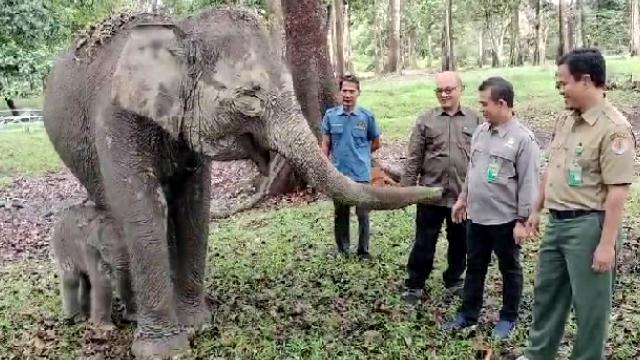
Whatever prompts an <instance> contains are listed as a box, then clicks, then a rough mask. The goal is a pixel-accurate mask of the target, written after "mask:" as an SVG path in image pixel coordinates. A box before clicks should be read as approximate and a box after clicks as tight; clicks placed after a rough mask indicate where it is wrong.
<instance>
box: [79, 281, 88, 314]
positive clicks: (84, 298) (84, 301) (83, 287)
mask: <svg viewBox="0 0 640 360" xmlns="http://www.w3.org/2000/svg"><path fill="white" fill-rule="evenodd" d="M79 278H80V287H79V292H78V301H79V302H80V308H81V309H82V314H83V316H84V317H88V316H89V313H90V312H91V282H90V281H89V277H88V276H87V274H85V273H82V274H80V276H79Z"/></svg>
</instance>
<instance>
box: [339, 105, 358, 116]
mask: <svg viewBox="0 0 640 360" xmlns="http://www.w3.org/2000/svg"><path fill="white" fill-rule="evenodd" d="M336 114H337V115H338V116H342V115H358V114H360V108H359V107H358V105H356V107H354V108H353V110H352V111H351V113H350V114H347V113H346V112H345V111H344V106H342V105H340V106H338V112H337V113H336Z"/></svg>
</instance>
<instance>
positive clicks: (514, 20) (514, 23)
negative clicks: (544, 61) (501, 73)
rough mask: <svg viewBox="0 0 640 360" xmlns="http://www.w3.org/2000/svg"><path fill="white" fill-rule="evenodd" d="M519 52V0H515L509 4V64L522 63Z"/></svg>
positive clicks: (517, 64)
mask: <svg viewBox="0 0 640 360" xmlns="http://www.w3.org/2000/svg"><path fill="white" fill-rule="evenodd" d="M522 62H523V61H522V56H521V54H520V0H517V1H515V2H514V3H513V4H512V6H511V42H510V54H509V64H510V65H511V66H519V65H522Z"/></svg>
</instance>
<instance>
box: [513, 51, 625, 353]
mask: <svg viewBox="0 0 640 360" xmlns="http://www.w3.org/2000/svg"><path fill="white" fill-rule="evenodd" d="M557 76H558V85H559V89H560V94H561V95H562V96H563V97H564V99H565V104H566V107H567V108H568V109H570V110H572V113H568V114H565V115H563V116H561V117H560V118H559V119H558V121H557V123H556V126H555V131H554V136H553V140H552V141H551V144H550V150H549V164H548V167H547V171H546V174H545V175H544V177H543V181H542V183H541V187H540V191H539V196H538V199H537V201H536V203H535V204H534V210H533V212H532V214H531V215H530V217H529V220H528V222H527V224H528V227H529V229H530V231H532V233H533V234H534V235H535V234H537V232H538V224H539V222H540V212H541V211H542V209H543V208H547V209H549V222H548V224H547V227H546V233H545V236H544V239H543V240H542V243H541V244H540V250H539V251H538V266H537V274H536V281H535V288H534V301H533V304H534V305H533V322H532V324H531V329H530V332H529V344H528V348H527V350H526V352H525V356H521V357H520V358H519V359H523V360H524V359H529V360H546V359H553V358H555V356H556V353H557V350H558V346H559V344H560V341H561V339H562V335H563V333H564V326H565V322H566V320H567V317H568V315H569V310H570V309H571V307H572V306H573V309H574V313H575V316H576V323H577V325H578V330H577V333H576V338H575V342H574V346H573V353H572V356H571V358H572V359H594V360H600V359H602V356H603V350H604V344H605V342H606V339H607V328H608V322H609V315H610V311H611V296H612V287H613V278H614V277H613V272H614V267H615V257H616V252H617V250H616V248H617V245H619V239H620V238H619V235H620V223H621V220H622V215H623V209H624V204H625V201H626V199H627V195H628V192H629V185H630V184H631V183H632V180H633V173H634V170H633V165H634V157H635V138H634V135H633V132H632V131H631V125H630V124H629V122H628V121H627V119H626V118H625V117H624V116H623V115H622V114H621V113H620V112H619V111H618V110H617V109H616V108H614V107H613V105H611V103H609V101H608V100H607V99H606V98H605V97H604V85H605V76H606V68H605V60H604V58H603V57H602V55H601V54H600V52H599V51H598V50H597V49H576V50H573V51H571V52H570V53H568V54H567V55H565V56H564V57H562V58H561V59H560V60H559V61H558V74H557ZM616 242H618V244H616Z"/></svg>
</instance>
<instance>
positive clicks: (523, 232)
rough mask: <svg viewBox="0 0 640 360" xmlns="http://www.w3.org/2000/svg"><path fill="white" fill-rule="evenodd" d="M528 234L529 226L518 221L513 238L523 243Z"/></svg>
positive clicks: (519, 243) (520, 243)
mask: <svg viewBox="0 0 640 360" xmlns="http://www.w3.org/2000/svg"><path fill="white" fill-rule="evenodd" d="M528 235H529V231H528V230H527V226H526V225H525V224H523V223H521V222H520V221H517V222H516V225H515V226H514V227H513V240H514V241H515V242H516V244H518V245H522V244H523V243H524V241H525V240H526V239H527V236H528Z"/></svg>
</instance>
